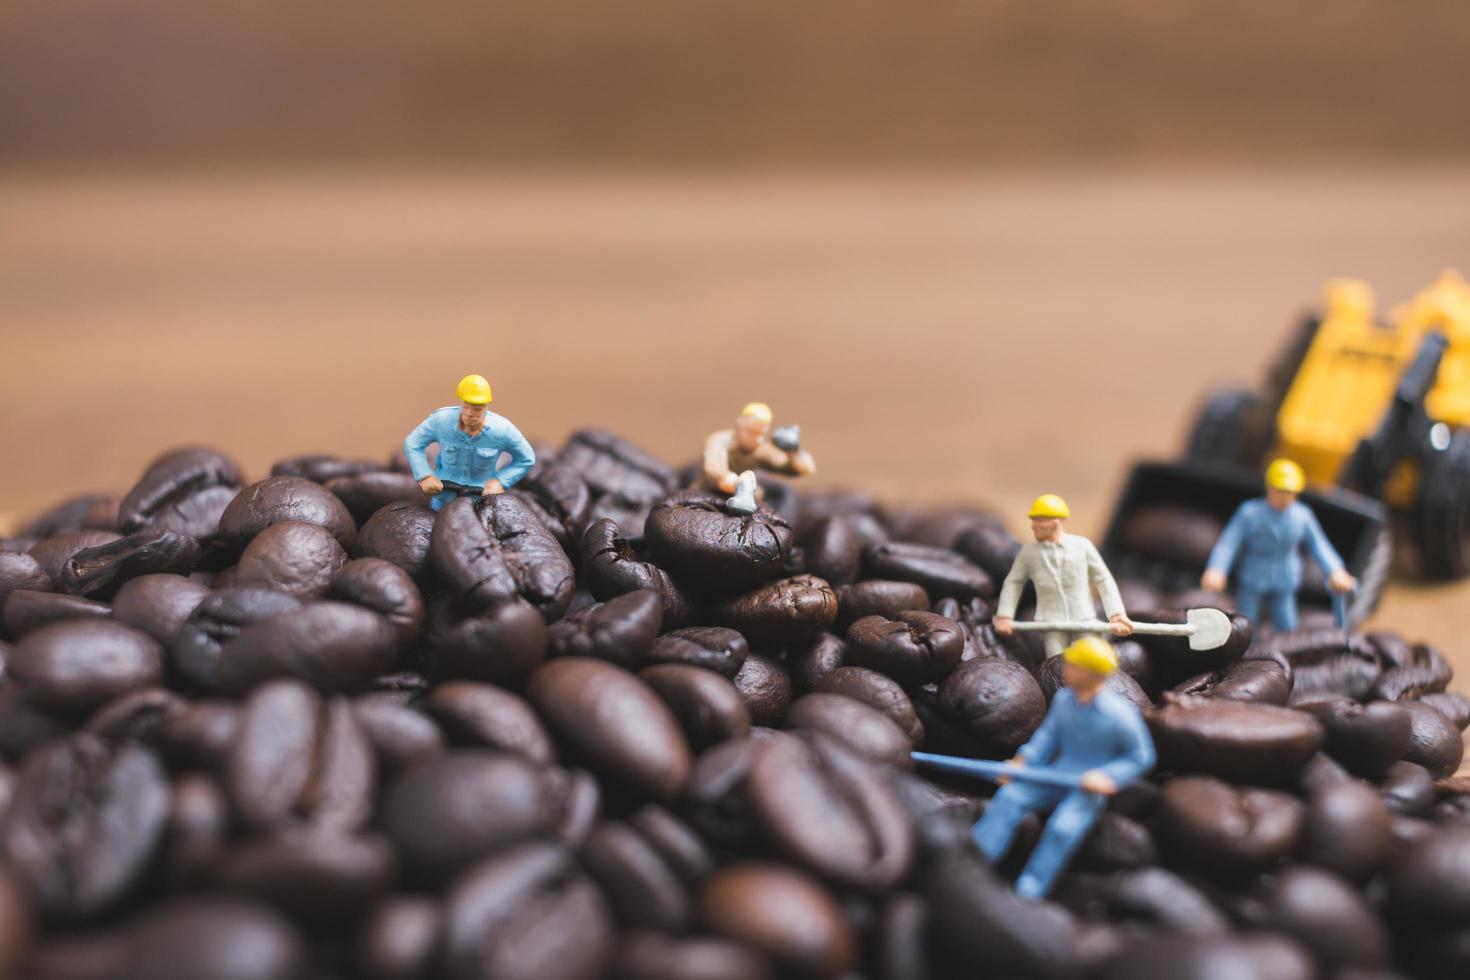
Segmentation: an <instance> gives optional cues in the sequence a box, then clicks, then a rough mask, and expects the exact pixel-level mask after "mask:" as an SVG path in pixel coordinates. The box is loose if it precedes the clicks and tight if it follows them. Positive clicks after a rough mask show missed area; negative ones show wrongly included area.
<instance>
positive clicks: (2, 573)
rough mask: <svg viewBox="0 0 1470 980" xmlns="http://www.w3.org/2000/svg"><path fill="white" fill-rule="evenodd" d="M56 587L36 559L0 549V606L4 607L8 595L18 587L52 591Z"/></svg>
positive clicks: (33, 590) (37, 590) (36, 590)
mask: <svg viewBox="0 0 1470 980" xmlns="http://www.w3.org/2000/svg"><path fill="white" fill-rule="evenodd" d="M55 588H56V585H55V583H53V582H52V581H51V576H49V575H47V574H46V572H45V571H44V570H43V569H42V568H41V565H40V563H39V562H38V561H36V559H34V558H32V557H31V556H30V555H20V554H16V553H15V552H13V551H0V608H3V607H4V605H5V599H6V597H7V596H9V595H10V593H12V592H14V591H15V590H16V589H27V590H29V591H31V592H50V591H52V590H53V589H55Z"/></svg>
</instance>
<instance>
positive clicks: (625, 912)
mask: <svg viewBox="0 0 1470 980" xmlns="http://www.w3.org/2000/svg"><path fill="white" fill-rule="evenodd" d="M579 857H580V859H581V862H582V865H583V867H585V868H586V869H587V873H588V874H590V875H591V876H592V878H593V880H595V881H596V882H597V883H598V884H599V885H600V886H601V887H602V890H603V891H604V892H605V893H606V894H607V896H608V898H610V899H611V900H612V909H613V914H614V915H616V916H617V918H618V920H619V922H621V923H622V924H623V925H624V926H625V927H627V928H630V929H657V930H661V931H664V932H683V931H684V930H685V929H687V928H688V927H689V925H690V923H691V921H692V920H693V918H694V899H693V896H692V895H690V893H689V889H688V887H687V886H686V884H685V882H683V881H682V880H681V879H680V878H679V876H678V874H677V873H676V872H675V871H674V869H673V868H671V867H669V865H668V863H667V862H666V861H665V860H664V859H663V857H662V855H660V854H659V853H658V851H656V850H655V849H654V848H653V846H652V845H651V844H649V843H648V841H646V840H644V838H643V837H642V835H641V834H639V833H638V832H637V831H636V830H634V829H633V828H631V827H629V826H628V825H626V824H623V823H604V824H602V825H600V826H598V827H596V828H595V829H593V831H592V833H591V835H590V836H588V838H587V841H586V843H584V844H583V845H582V849H581V852H580V854H579Z"/></svg>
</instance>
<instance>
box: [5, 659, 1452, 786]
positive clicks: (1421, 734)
mask: <svg viewBox="0 0 1470 980" xmlns="http://www.w3.org/2000/svg"><path fill="white" fill-rule="evenodd" d="M19 649H20V648H19V647H17V648H16V650H17V652H19ZM1397 704H1398V705H1399V706H1400V707H1401V708H1402V709H1403V710H1404V711H1406V712H1408V714H1409V747H1408V751H1407V752H1406V753H1405V754H1404V758H1405V759H1407V760H1408V761H1409V762H1417V763H1418V764H1419V765H1421V766H1423V767H1424V768H1425V769H1428V770H1429V773H1430V775H1432V776H1436V777H1444V776H1451V775H1454V773H1455V770H1457V769H1459V768H1460V761H1461V760H1462V759H1463V758H1464V757H1465V742H1464V740H1463V739H1461V738H1460V730H1459V729H1458V728H1456V727H1455V726H1454V725H1453V724H1452V723H1451V722H1450V720H1449V719H1448V718H1446V717H1445V716H1444V715H1442V714H1440V713H1439V712H1438V711H1435V710H1434V709H1433V708H1431V707H1430V706H1429V705H1427V704H1424V703H1423V702H1421V701H1399V702H1397Z"/></svg>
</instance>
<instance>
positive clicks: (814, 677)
mask: <svg viewBox="0 0 1470 980" xmlns="http://www.w3.org/2000/svg"><path fill="white" fill-rule="evenodd" d="M741 659H742V661H743V660H744V658H741ZM846 662H847V643H846V642H844V641H843V639H842V638H841V637H839V636H834V635H833V634H831V633H822V634H820V635H819V636H818V637H817V638H816V639H815V640H813V641H812V642H811V643H808V644H807V645H806V646H804V647H801V648H799V649H795V650H791V651H789V652H788V653H787V654H786V667H787V670H788V671H789V672H790V674H791V683H792V684H793V685H794V686H795V688H796V690H797V691H799V692H801V693H803V694H805V693H807V692H808V691H812V690H815V689H816V686H817V684H818V683H819V682H820V681H821V679H822V678H823V677H826V676H827V675H828V674H830V673H832V672H833V671H834V670H836V669H837V668H839V667H841V666H842V665H843V664H844V663H846Z"/></svg>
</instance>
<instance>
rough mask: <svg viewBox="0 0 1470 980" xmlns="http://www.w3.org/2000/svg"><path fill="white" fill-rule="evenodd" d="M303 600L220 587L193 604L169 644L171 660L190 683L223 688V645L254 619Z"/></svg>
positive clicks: (208, 687) (207, 687)
mask: <svg viewBox="0 0 1470 980" xmlns="http://www.w3.org/2000/svg"><path fill="white" fill-rule="evenodd" d="M300 605H301V602H300V600H298V599H296V598H295V597H294V596H289V595H286V594H285V593H284V592H273V591H271V590H269V589H249V588H238V589H221V590H219V591H216V592H213V593H211V594H210V595H208V596H205V597H204V599H203V600H201V601H200V603H199V605H197V606H195V607H194V612H193V613H191V614H190V616H189V618H188V620H186V621H185V623H184V625H183V626H182V627H181V628H180V629H179V630H178V631H177V632H176V633H175V634H174V638H173V642H172V643H170V644H169V664H170V666H171V667H172V668H173V669H174V670H175V671H177V672H178V673H179V675H180V676H182V677H183V678H184V679H185V680H186V681H187V682H188V683H189V684H191V685H193V686H195V687H198V688H201V689H203V690H205V691H210V692H215V691H219V690H221V689H222V687H221V685H222V684H223V681H222V680H221V677H220V662H221V657H222V654H223V651H224V645H225V643H226V642H228V641H229V640H231V639H233V638H234V637H236V636H238V635H239V634H240V632H241V630H243V629H244V628H245V627H247V626H249V625H251V624H252V623H256V622H259V621H261V620H264V619H268V618H270V617H271V616H275V615H278V614H280V613H283V612H287V611H290V610H292V609H296V608H299V607H300Z"/></svg>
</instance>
